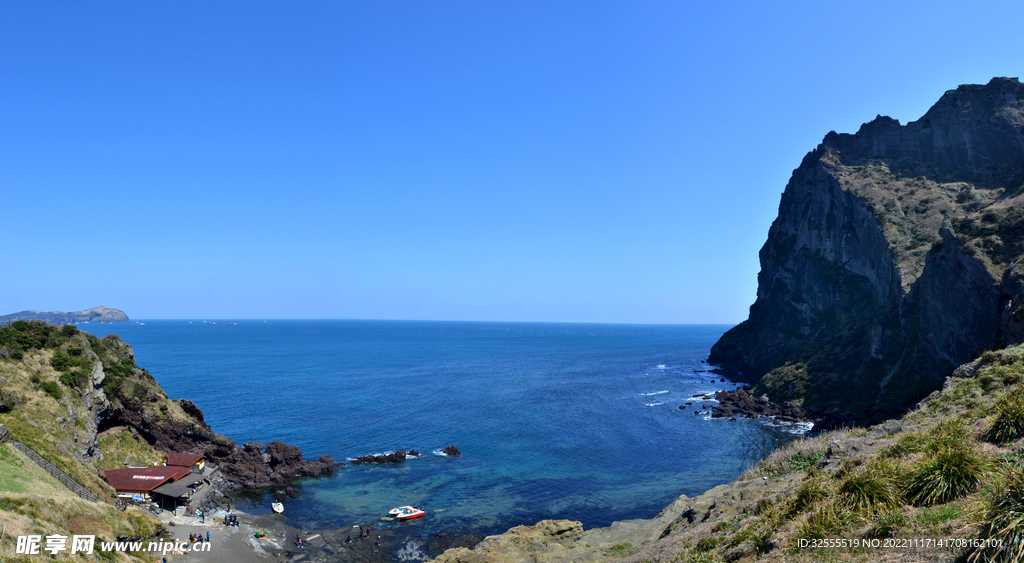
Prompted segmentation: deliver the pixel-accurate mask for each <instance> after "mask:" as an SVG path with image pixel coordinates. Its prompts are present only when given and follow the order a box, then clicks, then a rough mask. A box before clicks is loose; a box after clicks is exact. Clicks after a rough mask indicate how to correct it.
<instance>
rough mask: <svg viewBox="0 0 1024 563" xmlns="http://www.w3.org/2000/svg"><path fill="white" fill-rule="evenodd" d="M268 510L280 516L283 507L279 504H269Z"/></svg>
mask: <svg viewBox="0 0 1024 563" xmlns="http://www.w3.org/2000/svg"><path fill="white" fill-rule="evenodd" d="M270 508H271V509H272V510H273V511H274V512H276V513H278V514H281V513H282V512H284V505H283V504H281V503H279V502H272V503H270Z"/></svg>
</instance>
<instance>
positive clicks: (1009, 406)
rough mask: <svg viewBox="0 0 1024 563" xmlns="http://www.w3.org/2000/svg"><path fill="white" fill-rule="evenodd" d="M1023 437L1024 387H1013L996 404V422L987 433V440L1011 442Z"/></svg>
mask: <svg viewBox="0 0 1024 563" xmlns="http://www.w3.org/2000/svg"><path fill="white" fill-rule="evenodd" d="M1021 436H1024V387H1021V386H1019V385H1018V386H1015V387H1013V388H1011V389H1010V390H1009V391H1007V392H1006V394H1005V395H1003V396H1002V397H1001V398H1000V399H999V401H997V402H996V420H995V422H994V423H992V428H991V429H990V430H989V432H988V436H987V438H988V440H990V441H992V442H996V443H1003V442H1012V441H1013V440H1016V439H1017V438H1020V437H1021Z"/></svg>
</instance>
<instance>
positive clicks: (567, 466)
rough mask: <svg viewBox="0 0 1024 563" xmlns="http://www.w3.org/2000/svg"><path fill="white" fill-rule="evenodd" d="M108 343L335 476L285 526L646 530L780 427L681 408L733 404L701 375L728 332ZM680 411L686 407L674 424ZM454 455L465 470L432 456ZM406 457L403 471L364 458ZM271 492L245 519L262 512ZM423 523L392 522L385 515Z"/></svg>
mask: <svg viewBox="0 0 1024 563" xmlns="http://www.w3.org/2000/svg"><path fill="white" fill-rule="evenodd" d="M78 326H79V328H80V329H82V330H86V331H88V332H91V333H93V334H95V335H97V336H101V337H102V336H105V335H106V334H110V333H115V334H118V335H120V336H121V337H122V338H123V339H124V340H125V341H126V342H127V343H129V344H130V345H131V346H132V347H133V348H134V349H135V354H136V363H137V364H138V365H139V366H140V367H144V368H146V369H147V370H148V371H149V372H150V373H151V374H152V375H153V376H154V377H155V378H156V380H157V381H158V382H159V383H160V385H161V386H163V388H164V390H165V391H166V392H167V394H168V395H169V396H170V397H171V398H187V399H189V400H191V401H193V402H195V403H196V404H197V405H198V406H199V407H200V408H201V409H202V410H203V413H204V414H205V417H206V422H207V423H208V424H210V426H211V427H212V428H213V430H214V431H215V432H219V433H221V434H225V435H227V436H228V437H230V438H232V439H233V440H234V441H235V442H236V443H237V444H239V445H241V444H242V443H245V442H250V441H258V442H262V443H264V444H265V443H267V442H270V441H273V440H283V441H284V442H287V443H289V444H294V445H296V446H298V447H300V448H301V449H302V451H303V453H304V455H305V457H306V458H316V457H319V456H320V455H321V454H324V453H327V454H331V455H332V456H334V458H335V460H337V461H344V462H346V466H345V467H343V468H339V471H338V472H337V473H336V474H335V475H334V476H333V477H325V478H319V479H305V480H303V481H301V482H300V485H301V495H300V496H299V498H297V499H288V500H287V501H286V502H285V507H286V509H285V518H286V520H287V522H288V523H289V524H291V525H293V526H296V527H299V528H306V529H314V528H324V527H344V526H351V525H356V524H373V525H376V526H378V527H380V526H411V527H415V530H416V532H417V533H421V534H423V535H424V536H426V535H427V534H430V533H434V532H437V531H441V530H472V531H475V532H478V533H482V534H485V535H486V534H493V533H500V532H504V531H505V530H507V529H508V528H510V527H512V526H516V525H519V524H533V523H535V522H537V521H539V520H542V519H545V518H568V519H572V520H580V521H582V522H583V525H584V527H586V528H591V527H596V526H606V525H608V524H610V523H611V522H612V521H615V520H624V519H631V518H651V517H653V516H655V515H656V514H657V513H658V512H659V511H660V510H661V509H662V508H664V507H665V506H666V505H667V504H669V503H670V502H672V501H673V500H674V499H675V498H676V497H678V496H679V495H680V494H687V495H691V496H692V495H695V494H699V493H701V492H703V491H705V490H707V489H709V488H711V487H714V486H716V485H719V484H722V483H725V482H728V481H730V480H732V479H734V478H735V477H736V476H738V475H739V474H740V473H741V472H742V471H743V470H744V469H745V468H746V467H747V466H749V465H750V464H752V463H755V462H756V461H757V460H758V459H760V458H761V457H763V456H764V455H765V454H766V453H767V452H769V451H770V450H771V449H773V448H774V447H775V446H776V445H778V444H779V443H780V442H782V441H785V440H787V439H790V438H792V434H791V433H789V432H787V431H786V430H784V429H780V428H775V427H770V426H767V425H765V424H762V423H759V422H756V421H750V420H739V421H728V420H722V419H717V420H716V419H710V417H706V416H702V415H695V414H694V410H695V409H697V408H701V407H702V406H703V404H705V403H708V404H713V403H710V402H708V401H703V400H700V399H693V398H692V396H693V395H695V394H699V393H708V392H712V391H715V390H719V389H734V388H735V387H736V384H733V383H731V382H722V381H720V380H721V377H720V376H717V375H715V374H712V373H710V372H708V371H707V370H709V369H710V366H708V365H707V364H705V363H703V360H704V359H706V358H707V355H708V352H709V350H710V348H711V346H712V344H714V342H715V341H716V340H717V339H718V337H719V336H721V335H722V333H723V332H724V331H725V330H727V329H728V328H729V326H726V325H607V324H551V323H490V322H413V321H320V320H316V321H308V320H296V321H282V320H272V321H265V322H263V321H253V320H239V321H226V320H217V321H215V322H213V321H205V322H204V321H203V320H193V321H191V322H190V321H181V320H143V321H132V322H131V323H128V324H81V325H78ZM687 401H693V402H694V405H693V406H690V407H687V408H686V409H685V410H680V409H679V406H680V405H683V404H685V403H686V402H687ZM449 444H454V445H455V446H456V447H457V448H458V449H460V450H461V451H462V455H461V456H453V457H446V456H444V455H443V454H441V452H440V450H441V449H442V448H444V447H445V446H447V445H449ZM398 449H406V450H409V449H415V450H418V451H419V452H421V453H422V455H421V456H420V457H418V458H410V459H409V460H408V461H406V462H405V463H403V464H388V465H360V466H355V465H352V464H350V463H348V461H350V460H351V459H352V458H355V457H357V456H361V455H366V454H380V453H387V452H391V451H394V450H398ZM270 501H271V499H270V494H269V492H268V493H267V494H265V495H264V496H260V495H258V494H257V495H255V496H253V497H250V498H249V500H247V501H243V502H242V503H241V504H239V506H238V507H239V508H241V509H242V510H245V511H248V512H255V513H262V512H267V511H269V503H270ZM406 504H415V505H418V506H421V507H425V508H426V510H427V515H426V517H424V518H421V519H418V520H416V521H412V522H405V523H397V522H395V523H388V522H384V521H381V520H380V517H381V516H384V515H386V514H387V511H388V510H389V509H390V508H392V507H395V506H399V505H406Z"/></svg>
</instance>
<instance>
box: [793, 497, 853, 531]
mask: <svg viewBox="0 0 1024 563" xmlns="http://www.w3.org/2000/svg"><path fill="white" fill-rule="evenodd" d="M852 523H853V517H852V515H851V514H850V512H849V511H848V510H847V509H846V507H845V506H843V505H842V504H841V503H839V502H836V501H835V500H833V499H830V500H827V501H825V502H822V503H819V504H818V505H816V506H815V507H814V510H813V511H811V513H810V514H809V515H808V516H807V518H806V519H805V520H804V521H803V522H801V523H800V524H798V525H797V537H799V538H802V539H823V538H828V537H836V536H839V535H841V534H843V533H844V532H848V531H849V529H850V526H851V525H852Z"/></svg>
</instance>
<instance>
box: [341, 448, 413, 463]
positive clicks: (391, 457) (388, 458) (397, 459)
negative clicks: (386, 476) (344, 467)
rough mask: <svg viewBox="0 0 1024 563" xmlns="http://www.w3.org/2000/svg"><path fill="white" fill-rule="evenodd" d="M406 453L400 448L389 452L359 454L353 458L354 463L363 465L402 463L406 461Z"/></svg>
mask: <svg viewBox="0 0 1024 563" xmlns="http://www.w3.org/2000/svg"><path fill="white" fill-rule="evenodd" d="M407 455H408V454H406V452H405V450H398V451H396V452H392V453H389V454H381V455H364V456H359V457H357V458H356V459H353V460H352V465H362V464H364V463H378V464H379V463H402V462H404V461H405V458H406V456H407Z"/></svg>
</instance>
